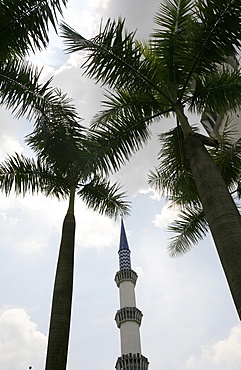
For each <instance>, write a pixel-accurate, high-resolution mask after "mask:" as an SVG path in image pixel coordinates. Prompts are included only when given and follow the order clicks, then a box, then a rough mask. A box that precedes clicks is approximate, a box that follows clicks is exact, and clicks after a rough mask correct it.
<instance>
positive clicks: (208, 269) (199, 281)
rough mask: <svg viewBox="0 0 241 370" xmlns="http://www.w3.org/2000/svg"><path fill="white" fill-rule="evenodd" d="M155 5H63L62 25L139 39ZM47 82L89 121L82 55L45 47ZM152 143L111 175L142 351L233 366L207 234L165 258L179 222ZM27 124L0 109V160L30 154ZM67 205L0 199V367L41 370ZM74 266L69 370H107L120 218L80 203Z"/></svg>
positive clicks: (114, 333) (115, 348)
mask: <svg viewBox="0 0 241 370" xmlns="http://www.w3.org/2000/svg"><path fill="white" fill-rule="evenodd" d="M158 6H159V2H158V1H156V0H155V1H154V0H151V1H149V2H148V5H147V2H146V1H144V0H122V1H120V0H102V1H101V0H99V1H98V0H91V1H82V0H70V1H69V3H68V9H67V10H66V11H65V21H66V22H67V23H68V24H69V25H71V26H72V27H73V28H75V29H76V30H77V31H78V32H80V33H81V34H82V35H84V36H86V37H91V36H94V35H95V34H96V33H97V32H98V29H99V25H100V21H101V19H102V18H103V19H104V20H106V19H107V18H109V17H111V18H117V17H119V16H120V15H121V16H122V17H125V18H126V21H127V26H128V28H129V29H130V30H135V29H138V32H137V34H138V37H139V38H141V39H145V38H146V37H147V36H148V33H150V32H151V29H152V27H153V22H152V20H153V15H154V12H155V10H156V9H157V8H158ZM33 60H34V61H35V62H36V63H38V65H39V66H42V65H44V72H43V73H44V76H45V77H49V76H51V75H52V74H54V76H55V78H54V85H55V86H58V87H60V88H61V89H62V90H63V91H64V92H67V93H68V94H69V96H71V97H73V98H74V102H75V104H76V106H77V107H78V110H79V113H80V115H81V116H82V117H83V118H84V119H85V121H84V122H85V123H86V124H88V123H89V121H90V119H91V117H92V116H93V115H94V114H95V113H96V112H97V110H98V109H99V106H100V100H101V89H100V88H99V87H98V86H97V85H95V84H94V83H93V82H92V81H89V80H88V79H87V78H85V77H83V76H81V70H80V68H79V67H80V65H81V62H82V60H83V55H82V54H80V55H77V54H73V55H70V56H68V55H66V54H65V53H64V51H63V44H62V41H61V40H60V39H59V38H58V37H57V36H55V35H53V36H52V37H51V44H50V46H49V48H48V50H47V51H44V52H43V53H41V54H38V55H37V56H35V57H34V58H33ZM171 126H172V122H171V121H168V122H164V121H161V122H160V123H159V124H156V125H155V127H154V128H153V140H152V141H151V142H150V144H149V145H148V146H147V147H146V148H145V149H144V150H143V151H141V152H140V153H138V154H137V155H135V156H134V157H133V159H132V160H131V162H130V163H129V164H128V165H127V166H125V167H124V168H123V169H122V170H121V171H120V173H119V174H117V175H116V179H117V178H118V179H119V180H120V181H121V183H122V184H123V189H124V190H125V191H127V192H128V195H129V199H130V200H131V202H132V213H131V216H130V217H128V218H126V219H125V227H126V231H127V236H128V241H129V246H130V249H131V251H132V255H131V258H132V268H133V270H135V271H136V272H137V273H138V276H139V278H138V281H137V286H136V296H137V297H136V298H137V307H138V308H139V309H140V310H141V311H142V312H143V315H144V317H143V321H142V326H141V339H142V352H143V355H144V356H146V357H147V358H148V359H149V362H150V367H149V369H150V370H167V369H168V370H240V363H241V326H240V324H239V320H238V316H237V314H236V312H235V308H234V305H233V302H232V299H231V296H230V293H229V289H228V287H227V284H226V280H225V277H224V274H223V272H222V268H221V266H220V263H219V260H218V257H217V254H216V251H215V248H214V245H213V242H212V240H211V237H210V236H208V237H206V238H205V239H204V241H203V242H202V243H200V244H199V245H198V246H196V247H195V248H194V249H193V250H192V251H191V252H190V253H188V254H186V255H185V256H183V257H182V258H179V259H170V258H169V256H168V253H167V245H168V238H169V237H170V235H169V233H168V232H167V231H166V227H167V225H168V223H169V222H171V221H172V220H173V219H174V217H175V212H174V211H170V210H169V209H168V204H167V203H166V201H165V200H164V199H158V197H157V196H156V195H154V194H153V193H152V192H151V191H150V190H149V189H148V185H147V174H148V171H149V170H150V169H153V167H154V164H155V163H156V162H155V161H156V155H157V152H158V142H157V140H156V138H155V134H156V133H157V132H162V131H163V130H165V129H166V128H167V127H170V128H171ZM31 130H32V124H31V123H28V122H26V121H25V120H20V121H17V120H15V119H14V118H13V117H12V116H11V115H10V113H8V112H6V111H5V110H4V109H1V125H0V134H1V135H0V159H1V160H3V159H4V158H5V156H6V153H9V154H13V153H14V151H16V152H18V153H23V154H25V155H30V154H31V151H30V150H29V149H28V148H27V147H26V146H25V144H24V136H25V135H26V134H28V133H30V132H31ZM66 209H67V204H66V203H65V202H58V201H57V200H55V199H46V198H45V197H44V196H41V195H39V196H35V197H32V196H31V195H29V196H26V197H25V198H24V199H23V198H21V197H20V198H16V197H15V196H14V195H12V196H10V197H8V198H6V197H5V195H4V194H0V235H1V242H0V255H1V267H0V292H1V294H0V369H1V370H27V369H28V367H29V366H32V369H33V370H43V368H44V362H45V351H46V342H47V333H48V325H49V313H50V306H51V297H52V286H53V279H54V275H55V266H56V260H57V254H58V248H59V239H60V232H61V226H62V221H63V218H64V215H65V212H66ZM76 221H77V231H76V265H75V286H74V299H73V316H72V326H71V339H70V349H69V361H68V370H79V369H80V368H81V369H82V368H83V369H86V370H97V369H98V370H110V369H114V367H115V362H116V359H117V357H118V356H120V340H119V329H118V328H117V327H116V324H115V321H114V316H115V313H116V310H117V309H119V295H118V289H117V287H116V285H115V283H114V275H115V273H116V271H117V270H118V267H119V266H118V253H117V252H118V247H119V236H120V220H118V221H117V222H115V221H113V220H110V219H108V218H105V217H100V216H99V215H98V214H97V213H93V212H92V211H90V210H87V209H86V207H85V206H84V205H83V204H82V203H81V202H80V200H78V199H77V200H76Z"/></svg>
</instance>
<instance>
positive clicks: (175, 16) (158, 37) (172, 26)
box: [151, 0, 193, 98]
mask: <svg viewBox="0 0 241 370" xmlns="http://www.w3.org/2000/svg"><path fill="white" fill-rule="evenodd" d="M192 15H193V2H192V1H190V0H174V1H170V0H164V1H162V3H161V5H160V7H159V9H158V11H157V12H156V14H155V16H154V22H155V24H156V29H155V30H154V31H153V33H152V34H151V45H152V48H153V49H154V50H155V54H156V55H157V56H158V59H159V60H161V61H162V63H163V65H164V66H165V70H166V74H167V78H166V80H169V81H171V82H172V83H173V84H174V86H175V85H176V84H177V85H178V84H179V85H180V84H182V83H183V81H185V77H187V73H188V69H186V68H185V66H186V64H187V59H188V58H190V50H189V45H188V41H187V40H188V38H190V35H191V34H192V27H193V19H192ZM180 66H182V68H180ZM176 98H177V97H176Z"/></svg>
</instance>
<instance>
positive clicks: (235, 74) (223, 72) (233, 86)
mask: <svg viewBox="0 0 241 370" xmlns="http://www.w3.org/2000/svg"><path fill="white" fill-rule="evenodd" d="M194 86H195V90H194V91H193V94H192V98H191V99H190V103H189V109H190V110H191V111H194V112H196V113H202V112H203V111H204V109H205V110H207V111H215V112H217V111H218V112H219V113H220V114H221V113H223V114H224V113H226V112H228V111H234V110H236V109H237V107H239V106H241V72H240V71H238V70H233V69H231V68H230V67H229V66H227V67H223V68H221V67H220V68H219V69H218V70H217V71H216V72H215V73H212V74H206V75H203V76H196V77H195V83H194Z"/></svg>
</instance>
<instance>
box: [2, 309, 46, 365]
mask: <svg viewBox="0 0 241 370" xmlns="http://www.w3.org/2000/svg"><path fill="white" fill-rule="evenodd" d="M46 343H47V340H46V337H45V335H44V334H42V333H41V332H40V331H38V329H37V325H36V324H35V323H34V322H33V321H31V318H30V317H29V316H28V314H27V313H26V311H25V310H23V309H21V308H14V309H7V310H4V311H2V313H1V316H0V369H2V370H27V369H28V367H29V366H32V367H33V369H34V370H40V369H43V368H44V360H45V351H46Z"/></svg>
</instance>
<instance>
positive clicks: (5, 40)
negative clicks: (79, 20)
mask: <svg viewBox="0 0 241 370" xmlns="http://www.w3.org/2000/svg"><path fill="white" fill-rule="evenodd" d="M66 5H67V0H41V1H36V0H25V1H22V0H4V1H1V3H0V14H1V27H0V35H1V37H0V54H1V57H0V59H1V61H2V60H5V59H10V58H11V57H12V56H13V55H19V56H24V55H26V54H27V53H28V52H29V51H30V50H32V51H34V50H35V49H38V50H41V49H42V48H45V47H46V46H47V44H48V41H49V36H48V31H49V26H50V24H51V25H52V26H53V27H54V29H55V31H57V27H56V24H57V15H58V13H59V14H60V15H62V7H63V6H66Z"/></svg>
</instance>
